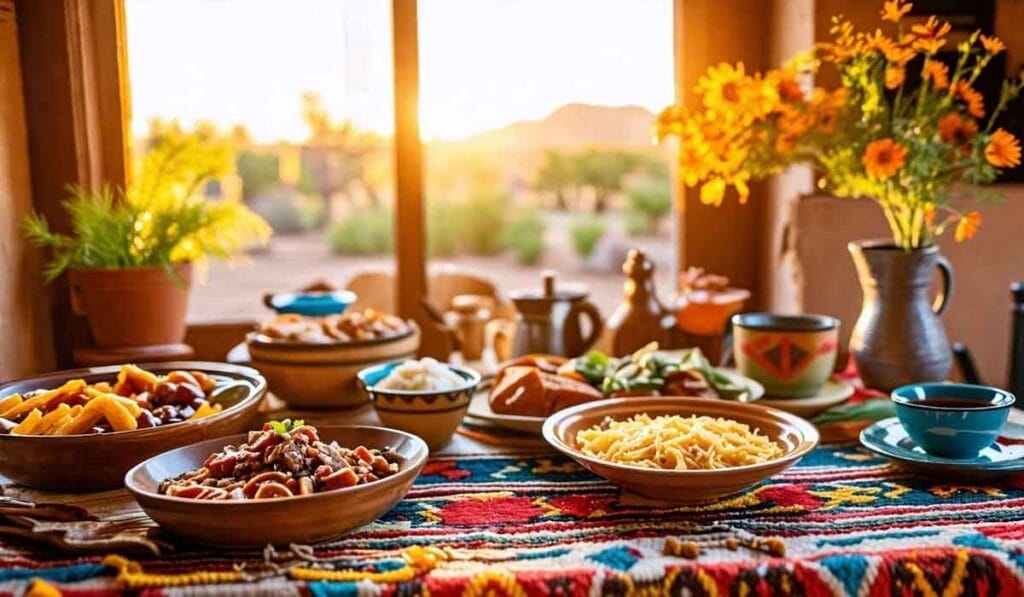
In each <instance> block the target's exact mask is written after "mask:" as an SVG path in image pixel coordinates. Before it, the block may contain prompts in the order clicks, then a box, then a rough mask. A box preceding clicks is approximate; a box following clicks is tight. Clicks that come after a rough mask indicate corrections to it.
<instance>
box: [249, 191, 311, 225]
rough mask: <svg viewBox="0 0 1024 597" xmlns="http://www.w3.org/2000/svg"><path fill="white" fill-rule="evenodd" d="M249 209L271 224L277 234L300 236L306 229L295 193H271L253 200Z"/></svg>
mask: <svg viewBox="0 0 1024 597" xmlns="http://www.w3.org/2000/svg"><path fill="white" fill-rule="evenodd" d="M249 207H250V209H252V210H253V211H254V212H256V213H257V214H259V215H260V216H262V217H263V219H264V220H266V221H267V223H268V224H270V227H271V228H273V229H274V233H275V234H298V233H300V232H302V231H303V230H304V229H305V228H304V227H303V225H302V216H301V214H300V209H299V197H298V196H297V195H296V194H295V193H292V192H289V191H287V190H280V191H277V192H275V191H271V192H268V193H266V194H263V195H260V196H258V197H254V198H253V199H251V200H250V201H249Z"/></svg>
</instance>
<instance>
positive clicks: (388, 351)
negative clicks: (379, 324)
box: [246, 321, 420, 410]
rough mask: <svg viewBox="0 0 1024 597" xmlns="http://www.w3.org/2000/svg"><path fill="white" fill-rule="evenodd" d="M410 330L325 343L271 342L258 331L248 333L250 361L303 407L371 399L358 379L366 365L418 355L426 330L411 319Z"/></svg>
mask: <svg viewBox="0 0 1024 597" xmlns="http://www.w3.org/2000/svg"><path fill="white" fill-rule="evenodd" d="M409 324H410V326H411V329H410V330H409V332H407V333H405V334H403V335H401V336H396V337H393V338H384V339H381V340H367V341H363V342H345V343H336V344H323V343H312V342H271V341H267V340H265V339H262V338H261V337H260V335H259V334H257V333H255V332H252V333H250V334H249V335H248V337H247V338H246V344H247V345H248V347H249V356H250V358H251V360H250V363H251V364H252V366H253V367H255V368H256V369H259V371H260V373H262V374H263V375H264V376H265V377H266V378H267V383H268V384H269V386H270V391H271V392H273V393H274V395H275V396H277V397H278V398H280V399H282V400H284V401H285V402H287V403H288V404H289V406H291V407H293V408H298V409H310V410H330V409H342V408H353V407H356V406H361V405H363V404H366V402H367V398H366V394H364V393H363V391H362V388H360V387H359V385H358V384H357V383H356V374H357V373H359V371H360V370H362V369H363V368H365V367H368V366H370V365H376V364H378V363H386V362H388V361H393V360H396V359H408V358H413V357H415V356H416V351H417V350H419V347H420V331H419V328H418V327H416V324H415V323H413V322H412V321H410V322H409Z"/></svg>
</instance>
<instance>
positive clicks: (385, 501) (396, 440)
mask: <svg viewBox="0 0 1024 597" xmlns="http://www.w3.org/2000/svg"><path fill="white" fill-rule="evenodd" d="M318 431H319V433H320V438H321V439H322V440H324V441H328V442H329V441H331V440H337V441H338V443H339V444H341V445H342V446H345V447H350V448H352V447H355V446H358V445H364V446H366V447H368V448H383V447H386V446H387V447H392V448H394V449H395V451H397V452H398V455H399V456H400V457H401V459H402V462H401V464H400V467H399V471H398V473H397V474H395V475H392V476H390V477H386V478H384V479H380V480H379V481H373V482H372V483H367V484H365V485H356V486H355V487H348V488H345V489H337V490H334V491H325V492H323V493H315V494H313V495H304V496H295V497H285V498H271V499H264V500H196V499H189V498H181V497H171V496H167V495H162V494H160V493H157V488H158V487H159V486H160V483H161V482H162V481H164V480H165V479H168V478H171V477H176V476H178V475H180V474H181V473H184V472H186V471H190V470H193V469H196V468H199V467H201V466H202V465H203V461H204V460H206V458H207V457H208V456H209V455H210V454H212V453H214V452H216V451H218V450H220V449H221V448H223V447H224V446H226V445H228V444H234V445H237V444H240V443H242V442H244V441H245V440H246V437H247V435H245V434H243V435H235V436H232V437H222V438H220V439H215V440H210V441H205V442H201V443H198V444H193V445H191V446H188V447H185V448H179V449H177V450H171V451H170V452H165V453H164V454H161V455H159V456H156V457H155V458H150V459H149V460H147V461H146V462H143V463H142V464H140V465H138V466H136V467H135V468H133V469H132V470H130V471H128V474H127V475H125V478H124V484H125V486H126V487H127V488H128V491H130V492H131V493H132V495H133V496H134V497H135V500H136V501H137V502H138V503H139V505H140V506H142V509H143V510H145V511H146V514H148V515H149V516H150V518H152V519H153V520H155V521H156V522H158V523H159V524H160V526H161V527H163V529H164V530H166V531H167V532H169V533H171V534H173V535H177V536H179V537H183V538H186V539H191V540H194V541H198V542H200V543H205V544H207V545H217V546H224V547H263V546H265V545H267V544H268V543H269V544H273V545H287V544H289V543H312V542H316V541H323V540H326V539H330V538H332V537H337V536H339V535H342V534H344V533H345V532H347V531H350V530H352V529H354V528H357V527H361V526H363V525H365V524H368V523H370V522H373V521H374V520H376V519H378V518H380V517H381V516H382V515H384V514H385V513H386V512H387V511H388V510H390V509H391V508H392V507H394V505H395V504H397V503H398V502H399V500H401V499H402V498H403V497H405V494H406V493H408V491H409V488H410V487H412V483H413V481H414V480H415V479H416V477H417V476H418V475H419V474H420V470H421V469H422V468H423V465H424V464H425V463H426V461H427V445H426V444H425V443H423V440H421V439H420V438H418V437H416V436H414V435H411V434H408V433H404V432H401V431H395V430H393V429H385V428H383V427H365V426H341V425H337V426H324V427H320V428H319V429H318Z"/></svg>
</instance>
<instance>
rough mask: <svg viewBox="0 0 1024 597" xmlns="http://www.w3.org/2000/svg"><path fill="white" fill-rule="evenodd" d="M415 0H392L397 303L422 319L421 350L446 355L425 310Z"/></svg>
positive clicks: (444, 339) (446, 344)
mask: <svg viewBox="0 0 1024 597" xmlns="http://www.w3.org/2000/svg"><path fill="white" fill-rule="evenodd" d="M416 5H417V0H392V4H391V7H392V41H393V45H394V54H393V55H394V83H395V85H394V93H395V140H394V144H395V189H396V201H395V262H396V263H395V281H396V283H395V293H396V296H395V305H396V306H397V308H398V313H399V314H400V315H401V316H402V317H406V318H410V319H413V320H415V321H416V323H418V324H419V326H420V330H421V332H422V334H423V336H422V341H421V343H420V354H422V355H424V356H432V357H435V358H438V359H442V360H446V359H447V358H448V356H449V354H450V353H451V349H452V346H451V342H450V340H449V338H448V336H447V335H446V334H445V333H444V332H443V331H442V330H441V329H440V328H439V327H438V326H437V324H436V322H435V321H434V320H433V319H432V318H431V317H430V316H429V315H428V314H427V312H426V309H425V308H424V306H423V300H424V299H425V297H426V296H427V252H426V226H425V219H426V218H425V210H424V203H423V144H422V143H421V141H420V122H419V91H420V64H419V38H418V27H419V24H418V18H417V12H416V8H417V7H416Z"/></svg>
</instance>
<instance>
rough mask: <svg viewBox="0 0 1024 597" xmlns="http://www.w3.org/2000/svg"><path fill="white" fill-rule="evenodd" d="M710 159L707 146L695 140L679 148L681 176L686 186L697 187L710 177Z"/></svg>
mask: <svg viewBox="0 0 1024 597" xmlns="http://www.w3.org/2000/svg"><path fill="white" fill-rule="evenodd" d="M710 157H711V156H710V155H709V153H708V148H707V146H706V145H704V144H703V143H699V142H696V140H695V139H694V140H691V141H690V142H688V143H684V144H683V145H682V146H681V147H680V148H679V174H680V176H682V178H683V183H684V184H686V186H688V187H691V188H692V187H695V186H697V183H698V182H700V181H701V180H702V179H703V178H705V177H706V176H707V175H708V172H709V171H710V169H711V164H710Z"/></svg>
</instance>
